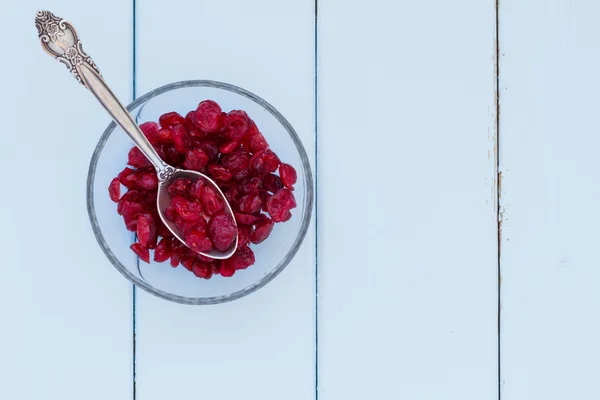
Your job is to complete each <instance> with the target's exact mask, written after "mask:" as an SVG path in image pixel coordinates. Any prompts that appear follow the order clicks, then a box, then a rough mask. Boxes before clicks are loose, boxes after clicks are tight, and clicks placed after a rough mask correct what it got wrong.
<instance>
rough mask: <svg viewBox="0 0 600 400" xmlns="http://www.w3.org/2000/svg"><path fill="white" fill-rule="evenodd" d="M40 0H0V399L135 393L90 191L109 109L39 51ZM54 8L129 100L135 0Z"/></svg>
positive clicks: (125, 333) (127, 319) (126, 288)
mask: <svg viewBox="0 0 600 400" xmlns="http://www.w3.org/2000/svg"><path fill="white" fill-rule="evenodd" d="M36 3H37V2H33V1H29V0H27V1H25V2H24V3H23V2H21V3H19V6H14V4H13V5H12V6H9V5H8V3H4V4H3V5H2V6H0V8H1V9H2V11H4V12H3V13H2V15H3V16H4V18H3V23H4V24H5V26H6V24H8V25H7V26H6V32H11V34H12V36H13V39H14V40H6V41H5V43H4V52H5V53H4V54H5V58H4V61H3V62H2V63H1V64H0V87H2V92H3V96H2V98H1V99H0V120H1V121H2V145H1V146H0V169H2V170H3V171H4V174H3V176H2V193H3V195H2V196H0V209H2V210H3V211H2V218H1V220H2V229H1V230H0V249H1V252H2V262H1V270H2V279H1V282H2V290H0V314H1V315H2V329H0V360H2V362H0V376H2V379H0V382H1V384H0V398H2V399H27V400H29V399H30V400H34V399H49V398H61V399H77V398H82V397H84V398H86V399H97V400H101V399H115V400H117V399H130V398H131V396H132V362H131V360H132V352H131V348H132V347H131V341H132V318H131V317H132V314H131V287H132V286H131V285H130V284H129V283H128V282H127V281H126V280H125V279H124V278H123V277H122V276H121V275H120V274H119V273H118V272H117V271H116V270H115V269H114V268H113V267H112V266H111V264H110V263H109V262H108V260H107V259H106V258H105V257H104V255H103V253H102V251H101V250H100V248H99V247H98V245H97V243H96V239H95V238H94V235H93V233H92V229H91V228H90V224H89V222H88V216H87V212H86V198H85V184H86V176H87V169H88V164H89V161H90V158H91V155H92V152H93V150H94V147H95V145H96V142H97V141H98V139H99V138H100V135H101V134H102V132H103V131H104V129H105V128H106V126H107V125H108V123H109V121H110V118H109V117H108V115H107V114H106V113H105V112H104V111H103V110H102V108H101V107H100V106H99V105H97V104H96V101H95V100H94V98H93V97H92V96H91V95H90V94H89V93H87V92H86V91H85V90H84V89H83V87H82V86H80V85H79V84H77V83H76V82H75V80H74V79H73V78H72V77H71V76H70V74H69V73H68V71H67V70H66V69H65V67H64V65H61V64H59V63H58V62H56V61H54V60H52V59H51V58H50V57H49V56H48V55H46V54H45V53H44V52H43V51H42V48H41V46H40V43H39V40H38V38H37V31H36V29H35V25H34V17H35V11H36V6H39V5H40V4H36ZM53 7H54V8H52V9H51V11H53V12H54V13H56V14H57V15H59V16H62V17H64V18H66V19H67V20H69V21H71V22H73V23H74V25H75V26H76V27H77V28H78V30H79V33H80V36H81V38H82V41H83V43H84V45H85V49H86V50H87V51H89V53H90V54H91V55H92V56H93V57H94V60H95V61H96V62H97V63H98V65H99V67H100V68H101V70H102V72H103V74H104V77H105V78H106V79H107V81H108V82H109V83H110V84H111V85H112V87H113V88H115V90H116V92H117V94H118V95H119V96H121V98H123V99H124V100H126V101H128V100H130V99H131V78H132V73H131V70H132V68H131V59H132V58H131V54H132V46H131V27H132V18H131V17H132V15H131V4H130V2H122V1H117V0H108V1H105V2H103V3H102V7H92V8H89V7H88V6H85V7H84V6H83V5H82V4H81V3H80V2H77V1H73V0H66V1H62V2H60V5H54V6H53ZM107 21H110V29H107V28H106V26H107Z"/></svg>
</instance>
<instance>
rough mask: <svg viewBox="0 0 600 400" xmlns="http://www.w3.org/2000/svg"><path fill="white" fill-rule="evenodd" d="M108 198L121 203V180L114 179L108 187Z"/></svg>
mask: <svg viewBox="0 0 600 400" xmlns="http://www.w3.org/2000/svg"><path fill="white" fill-rule="evenodd" d="M108 196H109V197H110V199H111V200H112V201H114V202H115V203H118V202H119V199H120V198H121V182H119V178H114V179H113V180H112V181H110V185H108Z"/></svg>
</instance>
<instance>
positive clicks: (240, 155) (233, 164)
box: [221, 151, 250, 172]
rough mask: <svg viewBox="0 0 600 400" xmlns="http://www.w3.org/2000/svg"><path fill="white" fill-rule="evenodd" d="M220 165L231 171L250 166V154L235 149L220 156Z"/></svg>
mask: <svg viewBox="0 0 600 400" xmlns="http://www.w3.org/2000/svg"><path fill="white" fill-rule="evenodd" d="M221 165H222V166H223V167H225V168H227V169H228V170H229V171H231V172H238V171H241V170H245V169H247V168H248V167H249V166H250V154H248V153H246V152H245V151H236V152H234V153H231V154H227V155H225V156H223V157H221Z"/></svg>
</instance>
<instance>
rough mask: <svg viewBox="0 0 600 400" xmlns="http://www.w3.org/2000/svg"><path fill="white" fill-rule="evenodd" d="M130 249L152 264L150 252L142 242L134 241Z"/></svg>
mask: <svg viewBox="0 0 600 400" xmlns="http://www.w3.org/2000/svg"><path fill="white" fill-rule="evenodd" d="M130 249H131V250H133V252H134V253H135V254H136V255H137V256H138V257H139V259H140V260H142V261H143V262H145V263H148V264H150V252H149V251H148V249H147V248H145V247H144V246H143V245H142V244H141V243H134V244H132V245H131V246H130Z"/></svg>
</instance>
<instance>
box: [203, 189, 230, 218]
mask: <svg viewBox="0 0 600 400" xmlns="http://www.w3.org/2000/svg"><path fill="white" fill-rule="evenodd" d="M200 202H201V203H202V208H203V209H204V212H205V213H206V214H207V215H209V216H210V215H214V214H215V213H218V212H220V211H221V210H223V207H225V204H224V203H223V199H222V198H221V196H220V195H219V194H218V193H217V192H216V190H215V189H213V188H212V186H209V185H205V186H204V189H202V196H201V197H200Z"/></svg>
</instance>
